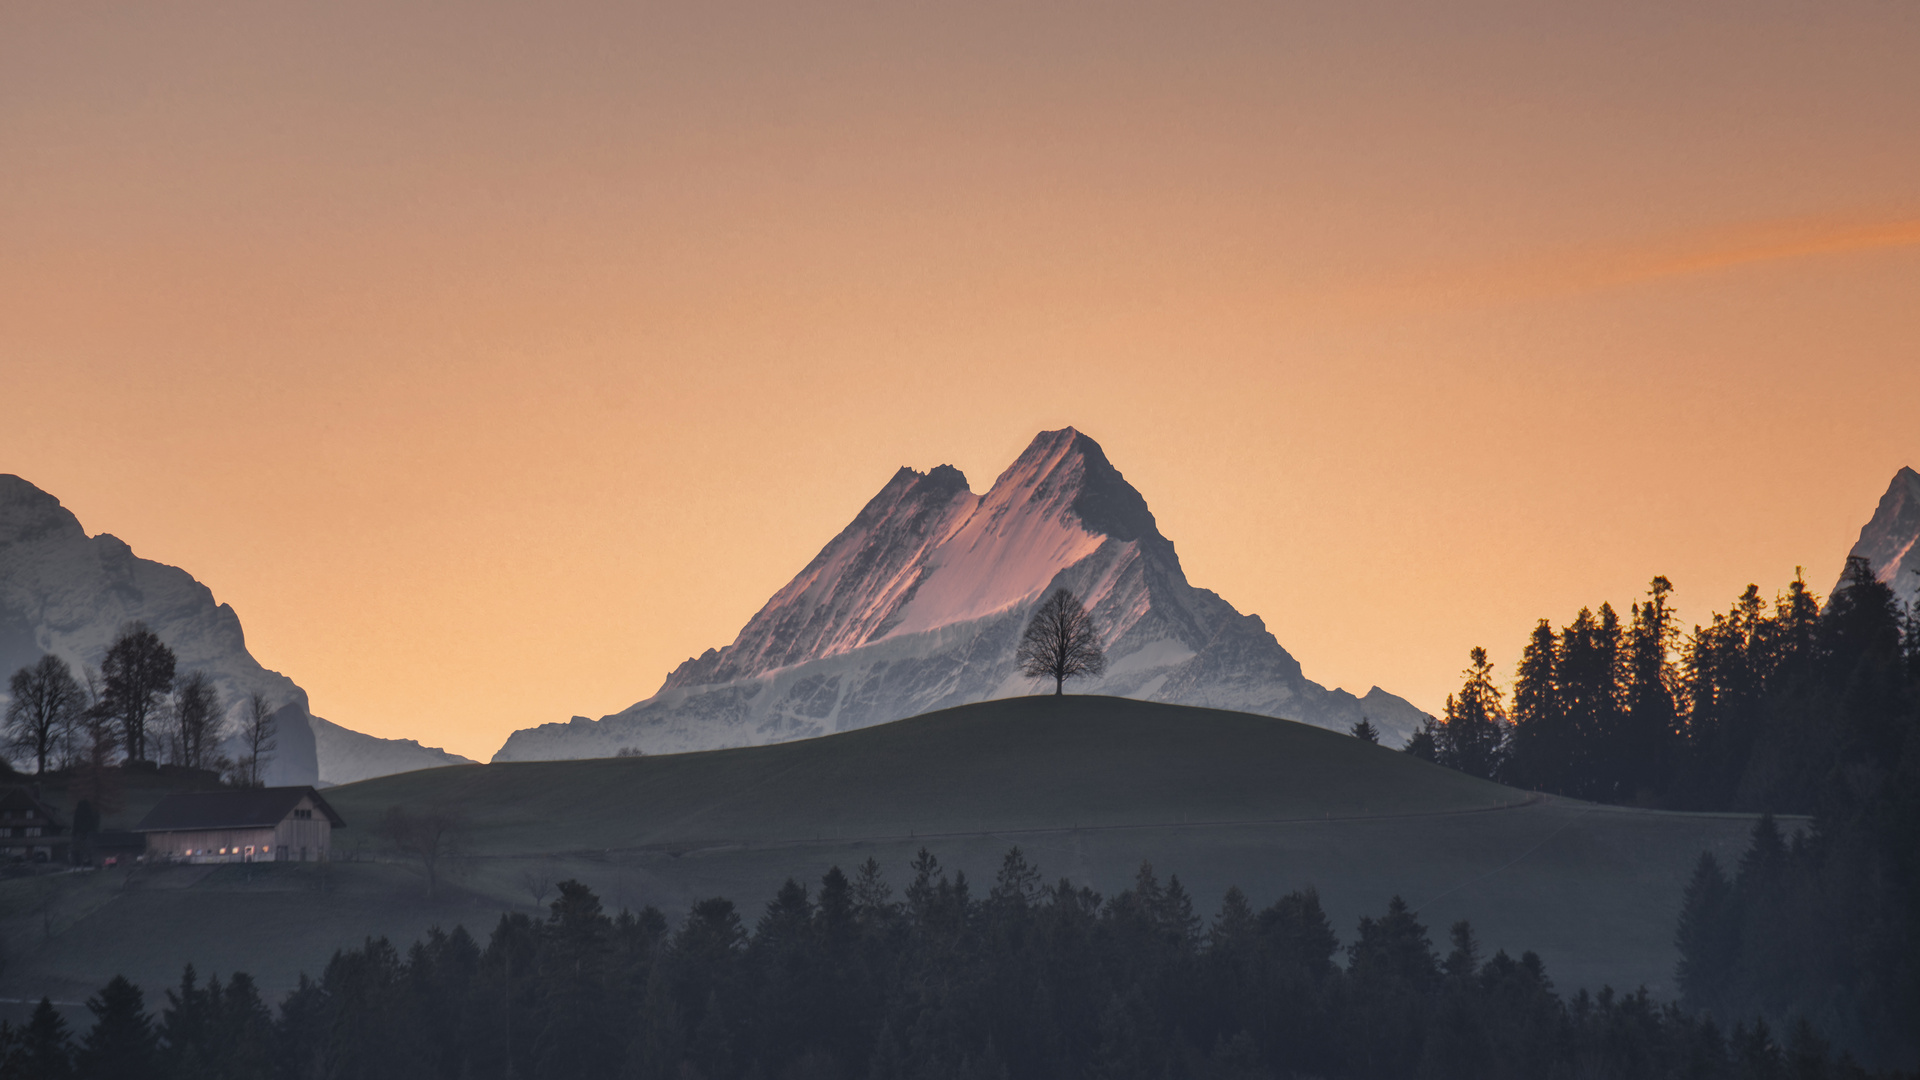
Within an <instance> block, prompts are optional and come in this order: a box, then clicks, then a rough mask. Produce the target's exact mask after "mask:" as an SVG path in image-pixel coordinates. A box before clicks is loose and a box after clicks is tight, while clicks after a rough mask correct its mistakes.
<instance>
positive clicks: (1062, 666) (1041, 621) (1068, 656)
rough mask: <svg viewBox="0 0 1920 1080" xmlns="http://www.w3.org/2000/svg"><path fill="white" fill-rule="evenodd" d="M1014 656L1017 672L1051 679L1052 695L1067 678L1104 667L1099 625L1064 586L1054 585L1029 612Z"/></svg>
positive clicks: (1059, 691)
mask: <svg viewBox="0 0 1920 1080" xmlns="http://www.w3.org/2000/svg"><path fill="white" fill-rule="evenodd" d="M1014 659H1015V660H1016V661H1017V662H1018V663H1019V664H1020V672H1021V674H1023V675H1028V676H1032V677H1034V678H1050V679H1052V680H1053V692H1054V693H1055V694H1056V695H1058V694H1062V693H1065V692H1066V684H1067V680H1068V679H1077V678H1080V677H1081V676H1087V675H1099V674H1101V673H1102V672H1104V671H1106V670H1107V655H1106V653H1104V652H1102V651H1101V650H1100V629H1099V627H1097V626H1095V625H1094V622H1093V616H1091V615H1089V614H1087V609H1086V608H1085V607H1084V606H1082V605H1081V603H1080V598H1079V597H1077V596H1075V595H1073V593H1072V592H1070V591H1068V590H1066V589H1055V590H1054V591H1053V595H1052V596H1049V597H1047V599H1046V602H1045V603H1042V604H1041V605H1040V609H1039V610H1038V611H1035V612H1034V613H1033V621H1031V622H1029V623H1027V632H1026V633H1024V634H1022V635H1020V651H1019V652H1018V653H1016V654H1015V655H1014Z"/></svg>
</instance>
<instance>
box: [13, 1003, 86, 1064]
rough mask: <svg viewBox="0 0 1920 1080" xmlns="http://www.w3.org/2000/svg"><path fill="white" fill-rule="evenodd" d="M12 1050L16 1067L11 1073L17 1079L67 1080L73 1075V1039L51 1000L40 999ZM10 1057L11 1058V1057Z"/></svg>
mask: <svg viewBox="0 0 1920 1080" xmlns="http://www.w3.org/2000/svg"><path fill="white" fill-rule="evenodd" d="M20 1034H21V1038H20V1043H19V1046H18V1048H17V1049H16V1051H15V1054H16V1055H17V1057H15V1058H14V1060H15V1061H17V1063H18V1064H17V1066H16V1067H15V1068H13V1069H12V1070H11V1072H10V1075H11V1076H12V1077H17V1078H18V1080H68V1078H69V1077H71V1076H73V1039H72V1037H71V1036H70V1035H68V1033H67V1022H66V1021H65V1020H63V1019H61V1017H60V1011H59V1010H58V1009H55V1008H54V1007H53V1002H52V1000H50V999H48V998H45V997H43V998H41V999H40V1004H38V1005H36V1006H34V1008H33V1016H32V1017H31V1018H30V1019H29V1020H28V1021H27V1026H26V1028H25V1029H24V1030H22V1031H21V1033H20ZM10 1056H12V1055H10Z"/></svg>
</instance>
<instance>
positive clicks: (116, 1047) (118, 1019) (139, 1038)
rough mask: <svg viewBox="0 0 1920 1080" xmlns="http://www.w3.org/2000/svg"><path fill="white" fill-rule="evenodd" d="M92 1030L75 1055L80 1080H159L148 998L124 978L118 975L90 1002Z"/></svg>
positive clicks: (88, 1000) (76, 1071)
mask: <svg viewBox="0 0 1920 1080" xmlns="http://www.w3.org/2000/svg"><path fill="white" fill-rule="evenodd" d="M87 1010H88V1011H89V1012H91V1013H93V1017H94V1020H93V1029H92V1030H91V1031H89V1032H87V1035H86V1038H85V1039H83V1040H81V1043H80V1052H79V1053H78V1054H76V1055H75V1061H74V1064H75V1066H76V1068H75V1070H74V1071H75V1073H76V1074H77V1075H78V1076H79V1077H80V1080H158V1077H159V1076H160V1071H159V1065H158V1062H157V1061H156V1060H155V1049H156V1047H155V1039H154V1032H153V1023H152V1021H151V1020H149V1019H148V1018H147V1010H146V999H145V998H144V997H143V996H142V995H141V993H140V988H139V987H137V986H135V985H133V984H132V983H130V982H128V981H127V979H126V977H125V976H121V975H115V976H114V977H113V979H112V980H111V981H109V982H108V983H107V985H106V986H104V987H102V988H101V990H100V993H99V994H98V995H96V996H94V997H90V998H88V999H87Z"/></svg>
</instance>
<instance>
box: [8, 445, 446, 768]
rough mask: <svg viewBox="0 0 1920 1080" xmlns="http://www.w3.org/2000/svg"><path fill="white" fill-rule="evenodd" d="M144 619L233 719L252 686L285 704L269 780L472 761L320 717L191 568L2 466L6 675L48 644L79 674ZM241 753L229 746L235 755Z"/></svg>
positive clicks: (181, 665)
mask: <svg viewBox="0 0 1920 1080" xmlns="http://www.w3.org/2000/svg"><path fill="white" fill-rule="evenodd" d="M134 619H138V620H141V621H143V622H145V623H146V624H147V625H148V626H149V627H150V628H152V630H153V632H154V633H155V634H157V635H159V637H160V639H161V640H162V641H164V642H166V644H167V646H168V647H169V648H171V649H172V650H173V651H174V655H175V656H176V657H177V659H178V669H179V670H180V671H181V672H183V673H184V672H187V671H191V670H194V669H202V670H205V671H206V672H207V673H208V674H210V675H212V676H213V678H214V682H215V684H216V685H217V686H218V687H219V690H220V699H221V701H222V702H223V703H224V704H225V705H226V706H227V715H228V717H229V719H230V720H231V721H237V720H238V717H239V713H240V710H241V709H242V708H243V707H244V705H245V702H246V699H247V698H248V696H249V695H251V694H254V693H261V694H265V695H266V696H267V699H268V700H269V701H271V702H273V703H274V704H275V705H276V706H277V707H278V711H277V713H276V719H277V721H278V727H279V731H278V744H279V745H278V749H277V750H276V751H275V753H274V758H273V761H272V763H271V764H270V765H269V767H268V770H267V776H266V779H267V782H268V783H269V784H313V783H345V782H348V781H351V780H359V779H364V778H366V777H368V776H375V775H381V774H383V773H387V772H398V771H403V770H404V769H418V768H425V767H428V766H429V765H430V764H441V765H447V764H457V763H460V762H464V761H466V760H467V759H466V758H463V757H460V756H458V755H455V754H448V753H446V752H445V751H440V750H430V749H427V748H423V747H421V746H420V745H419V744H417V743H413V742H411V741H404V740H393V739H378V738H375V737H373V736H371V735H362V734H360V733H359V732H356V731H349V730H348V729H346V728H343V727H339V726H338V725H335V724H329V723H327V722H326V721H324V720H321V719H320V718H318V717H315V716H312V715H311V713H310V712H309V711H308V703H307V693H306V691H305V690H302V689H301V688H300V687H299V686H298V685H296V684H295V683H294V681H293V680H292V679H289V678H287V677H286V676H285V675H282V674H280V673H279V672H277V671H270V670H268V669H266V668H264V667H261V666H260V663H259V662H258V661H256V660H255V659H254V658H253V655H252V654H251V653H249V652H248V651H247V643H246V635H245V634H244V633H243V632H242V631H241V628H240V617H239V616H238V615H236V614H235V613H234V610H233V608H231V607H229V606H227V605H226V604H221V603H218V602H216V601H215V600H214V598H213V593H212V591H210V590H209V589H208V588H207V587H206V586H205V585H202V584H201V583H200V582H198V581H196V580H194V578H193V575H191V574H189V573H187V572H186V571H185V570H182V569H180V568H178V567H174V566H167V565H165V564H163V563H157V562H152V561H150V560H147V559H142V558H140V557H138V556H136V555H135V554H134V553H133V549H132V548H130V547H128V546H127V545H126V543H125V542H123V541H121V540H120V539H119V538H117V537H114V536H111V535H108V534H106V533H101V534H100V535H98V536H92V537H89V536H88V535H87V533H86V530H85V529H83V528H82V527H81V525H80V521H79V519H78V518H76V517H74V515H73V513H72V512H71V511H69V510H68V509H67V508H66V507H64V506H61V505H60V500H58V499H56V498H54V497H53V496H52V495H49V494H47V493H46V492H44V491H41V490H40V489H39V488H37V487H35V486H33V485H32V484H30V483H28V482H27V481H25V480H23V479H21V478H20V477H18V476H12V475H4V474H0V678H4V677H5V676H7V675H11V674H12V673H13V672H14V671H17V670H18V669H20V668H21V667H23V666H25V665H27V664H30V663H33V662H34V661H36V660H38V659H39V658H40V656H41V654H42V653H48V652H50V653H54V654H55V655H57V656H60V657H61V658H63V659H65V660H66V661H67V663H68V664H70V665H71V666H72V667H73V669H74V673H75V675H76V677H77V676H79V675H80V674H81V672H82V671H83V669H84V668H87V667H92V668H96V669H97V668H98V667H99V666H100V661H101V659H102V658H103V657H104V656H105V655H106V651H107V646H108V645H109V644H111V643H112V640H113V636H114V634H115V633H116V632H117V631H118V630H119V628H120V626H121V625H122V624H124V623H126V622H128V621H130V620H134ZM0 700H4V683H0ZM237 749H238V748H237V747H236V746H227V747H224V748H223V750H224V752H226V753H228V754H230V755H231V754H234V753H236V751H237Z"/></svg>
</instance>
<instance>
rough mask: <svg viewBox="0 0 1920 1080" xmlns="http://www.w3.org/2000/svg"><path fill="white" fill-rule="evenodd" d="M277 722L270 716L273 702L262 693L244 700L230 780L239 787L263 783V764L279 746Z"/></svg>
mask: <svg viewBox="0 0 1920 1080" xmlns="http://www.w3.org/2000/svg"><path fill="white" fill-rule="evenodd" d="M279 727H280V724H279V721H278V720H276V719H275V718H274V709H273V703H272V702H270V701H268V700H267V695H265V694H254V695H253V696H252V697H250V698H248V699H247V708H246V711H245V712H244V713H242V714H241V717H240V760H239V761H236V762H234V768H233V771H234V779H235V780H237V781H239V783H240V784H241V786H243V787H259V786H260V785H262V784H264V783H265V782H266V779H265V778H266V772H267V764H268V762H271V761H272V760H273V752H274V751H275V750H277V749H279V746H280V740H279V738H278V734H279Z"/></svg>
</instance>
